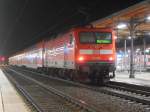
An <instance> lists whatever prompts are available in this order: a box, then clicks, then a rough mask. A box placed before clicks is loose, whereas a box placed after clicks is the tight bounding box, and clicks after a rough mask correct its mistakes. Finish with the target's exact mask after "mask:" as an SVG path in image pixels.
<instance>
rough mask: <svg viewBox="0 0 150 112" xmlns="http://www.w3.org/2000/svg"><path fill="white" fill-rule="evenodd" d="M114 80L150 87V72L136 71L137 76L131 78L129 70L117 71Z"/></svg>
mask: <svg viewBox="0 0 150 112" xmlns="http://www.w3.org/2000/svg"><path fill="white" fill-rule="evenodd" d="M112 81H117V82H125V83H130V84H136V85H142V86H148V87H150V72H141V73H140V72H135V78H129V73H128V72H116V77H115V78H114V79H112Z"/></svg>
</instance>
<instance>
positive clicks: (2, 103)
mask: <svg viewBox="0 0 150 112" xmlns="http://www.w3.org/2000/svg"><path fill="white" fill-rule="evenodd" d="M0 112H31V111H30V109H29V108H28V107H27V105H26V104H25V102H24V101H23V99H22V98H21V96H20V95H19V94H18V93H17V91H16V90H15V88H14V87H13V86H12V84H11V83H10V82H9V80H8V79H7V77H6V76H5V74H4V73H3V72H2V70H1V69H0Z"/></svg>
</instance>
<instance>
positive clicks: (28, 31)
mask: <svg viewBox="0 0 150 112" xmlns="http://www.w3.org/2000/svg"><path fill="white" fill-rule="evenodd" d="M141 1H142V0H0V54H1V55H7V56H9V55H12V54H13V53H16V52H17V51H19V50H21V49H24V48H26V47H28V46H30V45H32V44H34V43H36V42H38V41H40V40H41V39H43V38H50V35H51V34H54V33H58V32H61V31H62V30H66V29H69V28H71V27H73V26H76V25H84V24H87V23H89V22H91V21H94V20H97V19H100V18H103V17H106V16H108V15H110V14H112V13H115V12H116V11H119V10H122V9H125V8H127V7H129V6H131V5H134V4H136V3H138V2H141Z"/></svg>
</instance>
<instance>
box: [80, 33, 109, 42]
mask: <svg viewBox="0 0 150 112" xmlns="http://www.w3.org/2000/svg"><path fill="white" fill-rule="evenodd" d="M79 40H80V43H83V44H84V43H87V44H111V43H112V35H111V33H109V32H80V33H79Z"/></svg>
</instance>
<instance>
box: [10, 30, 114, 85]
mask: <svg viewBox="0 0 150 112" xmlns="http://www.w3.org/2000/svg"><path fill="white" fill-rule="evenodd" d="M19 56H22V58H19ZM115 57H116V55H115V34H114V32H113V30H111V29H99V28H73V29H71V30H69V31H68V32H66V33H63V34H59V35H58V36H57V37H56V38H54V39H50V40H47V41H42V42H40V43H38V44H37V45H34V47H31V48H30V49H28V50H25V52H23V53H22V54H18V55H16V56H13V57H10V58H9V63H10V65H11V64H13V65H18V64H17V62H18V61H16V60H19V61H20V65H24V66H27V67H30V68H38V69H41V70H44V71H47V72H48V73H50V74H52V75H55V76H59V77H62V78H67V79H71V80H78V81H89V80H90V81H92V82H94V83H104V82H106V81H108V80H109V79H110V75H109V73H110V72H112V73H114V71H115ZM14 60H15V61H16V63H15V61H14ZM30 60H32V61H30ZM29 62H30V63H29Z"/></svg>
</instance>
